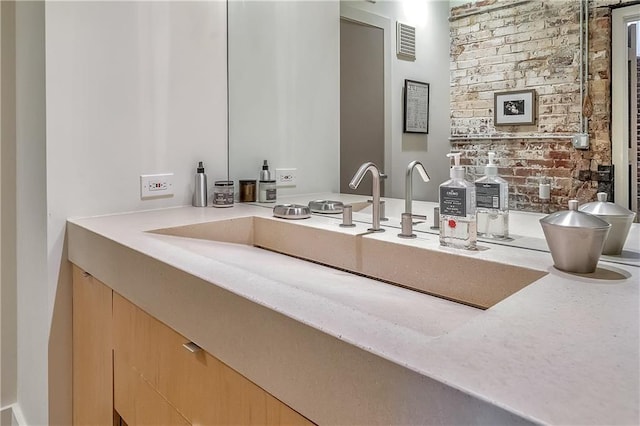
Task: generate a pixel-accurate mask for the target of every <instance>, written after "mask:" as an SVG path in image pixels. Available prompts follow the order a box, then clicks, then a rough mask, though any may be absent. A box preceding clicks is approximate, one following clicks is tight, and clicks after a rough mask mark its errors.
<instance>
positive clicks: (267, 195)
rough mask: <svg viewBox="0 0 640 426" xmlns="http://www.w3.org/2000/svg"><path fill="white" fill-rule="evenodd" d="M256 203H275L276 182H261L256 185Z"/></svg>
mask: <svg viewBox="0 0 640 426" xmlns="http://www.w3.org/2000/svg"><path fill="white" fill-rule="evenodd" d="M258 201H259V202H261V203H275V202H276V181H275V180H261V181H260V183H259V185H258Z"/></svg>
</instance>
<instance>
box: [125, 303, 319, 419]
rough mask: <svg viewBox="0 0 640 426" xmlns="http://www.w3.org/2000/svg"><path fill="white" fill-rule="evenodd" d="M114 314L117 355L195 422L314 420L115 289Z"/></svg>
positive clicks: (187, 417) (180, 411)
mask: <svg viewBox="0 0 640 426" xmlns="http://www.w3.org/2000/svg"><path fill="white" fill-rule="evenodd" d="M113 317H114V353H115V358H116V359H117V360H119V361H118V362H119V363H122V364H123V365H126V366H128V367H130V368H132V369H134V370H135V371H137V372H139V374H140V376H141V377H142V378H144V380H145V381H146V382H147V383H149V385H150V386H151V387H153V388H154V389H156V390H157V392H158V393H159V394H161V395H162V396H163V397H164V398H166V399H167V401H169V403H170V404H171V405H173V406H174V407H175V408H176V409H177V410H178V412H179V413H181V414H182V415H183V416H184V417H185V418H186V419H187V420H188V421H190V422H191V423H194V424H242V425H252V424H312V423H311V422H309V421H308V420H307V419H306V418H304V417H303V416H301V415H300V414H299V413H297V412H296V411H295V410H293V409H291V408H290V407H288V406H287V405H286V404H283V403H282V402H281V401H279V400H278V399H276V398H275V397H273V396H272V395H270V394H269V393H268V392H266V391H265V390H264V389H262V388H260V387H259V386H257V385H256V384H255V383H253V382H251V381H250V380H248V379H247V378H245V377H244V376H242V375H241V374H239V373H238V372H236V371H235V370H233V369H231V368H230V367H228V366H227V365H225V364H224V363H222V362H221V361H219V360H218V359H216V358H215V357H213V356H211V355H210V354H208V353H206V352H205V351H203V350H201V349H200V350H196V351H195V352H192V351H190V350H188V349H187V348H185V347H184V345H185V344H189V343H190V341H189V340H188V339H186V338H185V337H183V336H181V335H180V334H179V333H177V332H175V331H174V330H172V329H171V328H169V327H167V326H166V325H164V324H163V323H161V322H160V321H158V320H156V319H155V318H153V317H151V316H150V315H148V314H147V313H145V312H144V311H142V310H141V309H140V308H138V307H136V306H135V305H133V304H132V303H130V302H129V301H127V300H126V299H124V298H123V297H121V296H120V295H118V294H115V293H114V296H113ZM118 368H119V367H118ZM116 374H117V373H116ZM116 401H118V398H117V397H116ZM125 403H126V402H125V401H123V404H125ZM116 409H117V407H116ZM120 414H121V415H122V413H120ZM123 417H124V415H123Z"/></svg>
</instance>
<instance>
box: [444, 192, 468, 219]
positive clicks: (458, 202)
mask: <svg viewBox="0 0 640 426" xmlns="http://www.w3.org/2000/svg"><path fill="white" fill-rule="evenodd" d="M466 200H467V190H466V188H449V187H446V186H445V187H440V215H444V216H459V217H465V216H466V215H467V203H466Z"/></svg>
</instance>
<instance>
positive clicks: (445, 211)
mask: <svg viewBox="0 0 640 426" xmlns="http://www.w3.org/2000/svg"><path fill="white" fill-rule="evenodd" d="M447 157H449V158H451V157H453V160H454V165H453V167H451V172H450V176H451V179H449V180H448V181H446V182H444V183H443V184H441V185H440V245H442V246H447V247H455V248H461V249H467V250H475V248H476V238H477V237H476V186H475V185H474V184H473V183H471V182H469V181H466V180H465V179H464V167H462V166H461V165H460V153H459V152H456V153H450V154H447Z"/></svg>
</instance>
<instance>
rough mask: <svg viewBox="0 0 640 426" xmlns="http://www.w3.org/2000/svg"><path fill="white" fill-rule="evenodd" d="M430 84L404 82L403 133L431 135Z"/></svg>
mask: <svg viewBox="0 0 640 426" xmlns="http://www.w3.org/2000/svg"><path fill="white" fill-rule="evenodd" d="M429 93H430V90H429V83H425V82H422V81H416V80H407V79H405V81H404V102H403V104H404V120H403V128H402V131H403V133H425V134H428V133H429Z"/></svg>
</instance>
